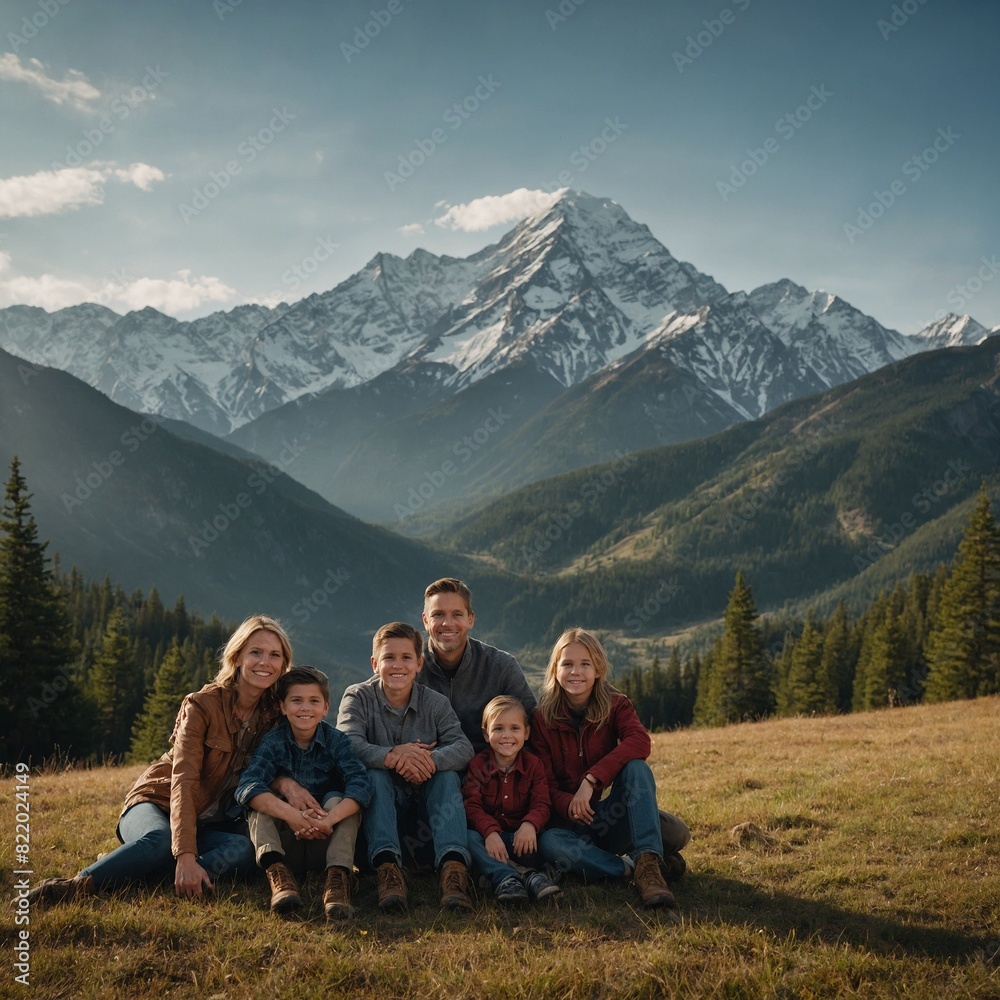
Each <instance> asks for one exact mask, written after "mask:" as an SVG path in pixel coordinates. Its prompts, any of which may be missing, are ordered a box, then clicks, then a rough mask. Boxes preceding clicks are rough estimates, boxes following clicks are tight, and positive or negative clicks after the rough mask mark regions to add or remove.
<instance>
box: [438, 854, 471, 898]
mask: <svg viewBox="0 0 1000 1000" xmlns="http://www.w3.org/2000/svg"><path fill="white" fill-rule="evenodd" d="M438 880H439V882H440V885H441V906H442V907H443V908H444V909H446V910H471V909H472V900H471V899H469V869H468V868H466V867H465V862H463V861H446V862H445V863H444V864H443V865H442V866H441V871H440V872H439V874H438Z"/></svg>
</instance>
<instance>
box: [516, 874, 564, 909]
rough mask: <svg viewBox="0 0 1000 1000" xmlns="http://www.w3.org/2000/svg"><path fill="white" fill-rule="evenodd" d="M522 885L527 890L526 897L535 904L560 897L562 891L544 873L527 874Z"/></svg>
mask: <svg viewBox="0 0 1000 1000" xmlns="http://www.w3.org/2000/svg"><path fill="white" fill-rule="evenodd" d="M524 885H525V888H526V889H527V890H528V895H530V896H531V898H532V899H533V900H535V902H541V901H542V900H543V899H550V898H551V897H553V896H561V895H562V889H560V888H559V886H557V885H556V884H555V882H553V881H552V879H550V878H549V877H548V875H546V874H545V873H544V872H528V873H527V874H526V875H525V876H524Z"/></svg>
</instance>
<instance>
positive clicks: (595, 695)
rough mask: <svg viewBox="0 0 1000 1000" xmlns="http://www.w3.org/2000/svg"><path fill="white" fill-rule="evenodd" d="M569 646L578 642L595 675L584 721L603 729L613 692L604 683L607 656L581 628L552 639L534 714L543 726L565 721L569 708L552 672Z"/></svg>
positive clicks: (597, 641)
mask: <svg viewBox="0 0 1000 1000" xmlns="http://www.w3.org/2000/svg"><path fill="white" fill-rule="evenodd" d="M573 642H579V643H581V644H582V645H583V646H585V647H586V649H587V652H588V653H589V654H590V660H591V662H592V663H593V664H594V674H595V675H596V676H595V680H594V687H593V690H592V691H591V692H590V700H589V701H588V702H587V716H586V719H587V721H588V722H592V723H594V725H596V726H603V725H604V723H605V722H607V721H608V719H609V718H610V717H611V695H612V694H613V692H614V688H612V687H611V685H610V684H609V683H608V681H607V677H608V654H607V653H605V652H604V647H603V646H602V645H601V640H600V639H598V638H597V636H596V635H594V633H593V632H588V631H587V630H586V629H585V628H568V629H566V631H565V632H563V634H562V635H561V636H559V638H558V639H556V644H555V645H554V646H553V647H552V654H551V655H550V656H549V665H548V667H547V668H546V670H545V681H544V682H543V684H542V697H541V698H540V699H539V701H538V712H537V714H538V715H539V716H540V717H541V720H542V722H544V723H545V725H547V726H551V725H553V724H554V723H555V722H556V721H557V720H558V719H560V718H563V719H565V718H568V716H569V704H568V702H567V701H566V692H565V691H563V689H562V688H561V687H560V686H559V681H558V680H556V668H557V667H558V665H559V659H560V657H561V656H562V651H563V650H564V649H565V648H566V647H567V646H568V645H569V644H570V643H573Z"/></svg>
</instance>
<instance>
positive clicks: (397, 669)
mask: <svg viewBox="0 0 1000 1000" xmlns="http://www.w3.org/2000/svg"><path fill="white" fill-rule="evenodd" d="M423 665H424V659H423V657H422V656H418V655H417V650H416V647H415V646H414V644H413V642H412V641H411V640H410V639H401V638H396V637H392V638H388V639H385V640H384V641H383V642H382V643H381V644H380V645H379V647H378V649H377V650H376V651H375V655H374V656H373V657H372V670H374V671H375V673H377V674H378V676H379V680H380V681H381V682H382V690H383V691H384V692H385V697H386V700H387V701H388V702H389V704H390V705H395V706H397V707H398V706H401V705H405V704H406V703H407V702H408V701H409V700H410V692H411V691H412V690H413V682H414V680H416V677H417V674H418V673H420V668H421V667H422V666H423Z"/></svg>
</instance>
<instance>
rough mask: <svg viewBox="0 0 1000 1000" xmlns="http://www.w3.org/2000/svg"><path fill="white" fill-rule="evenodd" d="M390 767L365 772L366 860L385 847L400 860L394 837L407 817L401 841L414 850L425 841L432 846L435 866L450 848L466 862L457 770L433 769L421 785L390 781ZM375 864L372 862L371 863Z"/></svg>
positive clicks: (438, 866) (362, 822) (463, 824)
mask: <svg viewBox="0 0 1000 1000" xmlns="http://www.w3.org/2000/svg"><path fill="white" fill-rule="evenodd" d="M393 773H395V772H391V771H385V770H381V769H373V770H370V771H369V772H368V777H369V779H370V780H371V783H372V797H371V801H370V802H369V803H368V808H367V809H365V811H364V816H363V817H362V820H361V825H362V828H363V829H364V831H365V840H366V841H367V843H368V861H369V863H371V862H372V859H373V858H375V857H376V856H377V855H379V854H381V853H383V852H386V851H387V852H388V853H389V854H392V855H393V857H395V859H396V861H397V863H398V864H402V863H403V851H402V848H401V847H400V842H399V829H400V821H401V820H405V821H406V830H407V833H406V834H405V836H404V837H403V844H404V845H405V846H406V848H407V850H408V852H409V853H410V854H411V855H413V854H415V853H416V852H417V851H419V849H420V848H421V847H423V846H424V845H426V844H428V843H433V845H434V867H435V868H440V867H441V859H442V858H443V857H444V856H445V855H446V854H448V853H449V852H454V853H455V854H458V855H459V856H460V857H462V858H464V859H465V863H466V864H469V860H470V859H469V850H468V847H467V846H466V842H465V803H464V802H463V801H462V785H461V781H460V780H459V777H458V772H457V771H436V772H435V773H434V774H432V775H431V777H430V779H429V780H428V781H425V782H424V783H423V784H422V785H417V786H415V788H414V787H413V786H403V785H402V784H401V783H399V782H396V781H393V778H392V775H393ZM373 867H374V865H373Z"/></svg>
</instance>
